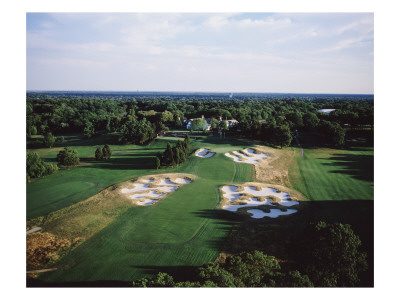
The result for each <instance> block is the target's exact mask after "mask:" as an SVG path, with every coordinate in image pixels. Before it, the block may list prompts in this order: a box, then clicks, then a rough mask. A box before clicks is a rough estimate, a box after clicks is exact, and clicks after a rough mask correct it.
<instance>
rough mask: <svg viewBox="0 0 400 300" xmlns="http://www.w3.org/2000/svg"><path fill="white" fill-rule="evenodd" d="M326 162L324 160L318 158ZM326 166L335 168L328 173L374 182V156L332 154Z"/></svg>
mask: <svg viewBox="0 0 400 300" xmlns="http://www.w3.org/2000/svg"><path fill="white" fill-rule="evenodd" d="M319 159H323V160H326V158H319ZM328 160H330V161H331V162H329V163H323V165H326V166H333V167H337V168H336V170H331V171H329V173H341V174H346V175H350V176H351V177H353V178H355V179H359V180H363V181H369V182H373V181H374V156H373V155H358V154H334V155H332V156H330V157H329V158H328Z"/></svg>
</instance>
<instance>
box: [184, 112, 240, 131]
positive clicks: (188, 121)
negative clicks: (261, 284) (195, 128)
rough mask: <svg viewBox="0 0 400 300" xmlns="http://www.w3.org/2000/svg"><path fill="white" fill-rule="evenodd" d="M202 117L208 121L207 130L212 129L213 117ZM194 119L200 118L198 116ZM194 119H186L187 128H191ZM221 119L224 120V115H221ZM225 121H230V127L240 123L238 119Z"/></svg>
mask: <svg viewBox="0 0 400 300" xmlns="http://www.w3.org/2000/svg"><path fill="white" fill-rule="evenodd" d="M201 118H202V119H204V120H205V121H206V122H207V128H206V130H210V129H211V125H210V122H211V118H204V115H202V116H201ZM194 119H198V118H194ZM194 119H189V120H186V121H184V123H185V124H186V129H188V130H190V128H191V126H192V121H193V120H194ZM219 121H220V122H221V121H222V117H221V116H220V117H219ZM225 121H226V122H227V123H228V127H231V126H233V125H235V124H237V123H239V122H238V121H237V120H225Z"/></svg>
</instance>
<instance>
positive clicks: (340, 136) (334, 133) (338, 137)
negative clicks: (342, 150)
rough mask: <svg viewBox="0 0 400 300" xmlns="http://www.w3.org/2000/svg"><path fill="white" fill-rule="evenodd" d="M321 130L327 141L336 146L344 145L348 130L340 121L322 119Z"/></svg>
mask: <svg viewBox="0 0 400 300" xmlns="http://www.w3.org/2000/svg"><path fill="white" fill-rule="evenodd" d="M319 130H320V132H321V133H322V134H323V136H324V140H325V142H326V143H328V144H330V145H332V146H336V147H338V146H343V145H344V137H345V134H346V132H345V130H344V129H343V128H342V127H341V126H340V125H339V124H338V123H335V122H329V121H321V123H320V129H319Z"/></svg>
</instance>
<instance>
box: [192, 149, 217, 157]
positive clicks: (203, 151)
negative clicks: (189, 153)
mask: <svg viewBox="0 0 400 300" xmlns="http://www.w3.org/2000/svg"><path fill="white" fill-rule="evenodd" d="M214 154H215V152H210V149H207V148H200V149H199V150H198V151H197V152H196V153H195V155H196V156H197V157H201V158H209V157H211V156H214Z"/></svg>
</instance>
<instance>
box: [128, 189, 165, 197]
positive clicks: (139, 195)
mask: <svg viewBox="0 0 400 300" xmlns="http://www.w3.org/2000/svg"><path fill="white" fill-rule="evenodd" d="M165 195H166V193H161V194H159V193H157V192H156V191H149V192H147V193H141V194H134V195H130V196H129V198H132V199H141V198H144V197H153V198H161V197H164V196H165Z"/></svg>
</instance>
